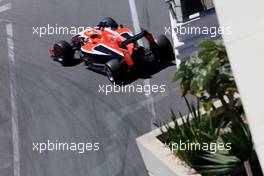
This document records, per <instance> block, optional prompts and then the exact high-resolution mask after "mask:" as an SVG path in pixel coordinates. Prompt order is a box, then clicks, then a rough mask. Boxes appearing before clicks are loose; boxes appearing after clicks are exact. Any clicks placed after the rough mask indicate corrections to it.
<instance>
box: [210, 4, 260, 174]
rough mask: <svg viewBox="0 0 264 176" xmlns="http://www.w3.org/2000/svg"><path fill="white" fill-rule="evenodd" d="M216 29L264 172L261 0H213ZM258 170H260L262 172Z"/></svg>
mask: <svg viewBox="0 0 264 176" xmlns="http://www.w3.org/2000/svg"><path fill="white" fill-rule="evenodd" d="M215 7H216V11H217V16H218V20H219V23H220V26H224V27H228V26H230V27H231V28H232V34H231V35H223V38H224V42H225V45H226V48H227V51H228V55H229V58H230V62H231V65H232V68H233V72H234V75H235V78H236V81H237V85H238V88H239V91H240V94H241V97H242V101H243V105H244V108H245V111H246V114H247V117H248V121H249V124H250V128H251V132H252V135H253V138H254V142H255V145H256V150H257V153H258V156H259V159H260V162H261V165H262V168H263V169H264V19H263V18H264V0H250V1H245V0H241V1H230V0H215ZM263 169H262V170H263Z"/></svg>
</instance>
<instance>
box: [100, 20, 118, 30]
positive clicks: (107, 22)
mask: <svg viewBox="0 0 264 176" xmlns="http://www.w3.org/2000/svg"><path fill="white" fill-rule="evenodd" d="M98 26H99V27H111V28H112V29H117V28H118V24H117V22H116V21H115V20H114V19H113V18H111V17H106V18H104V19H102V20H101V21H100V22H99V24H98Z"/></svg>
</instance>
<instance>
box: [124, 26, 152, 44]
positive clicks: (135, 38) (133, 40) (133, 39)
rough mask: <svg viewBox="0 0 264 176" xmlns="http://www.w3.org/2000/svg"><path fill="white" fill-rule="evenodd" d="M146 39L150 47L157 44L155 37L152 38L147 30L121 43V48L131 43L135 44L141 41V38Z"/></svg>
mask: <svg viewBox="0 0 264 176" xmlns="http://www.w3.org/2000/svg"><path fill="white" fill-rule="evenodd" d="M143 37H145V38H146V39H147V41H148V43H149V45H153V44H154V43H155V40H154V37H153V36H152V34H151V33H149V32H148V31H147V30H143V31H142V32H140V33H139V34H136V35H134V36H132V37H130V38H128V39H127V40H125V41H123V42H121V43H120V46H121V47H122V46H123V47H124V46H126V45H128V44H130V43H135V42H136V41H138V40H140V39H141V38H143Z"/></svg>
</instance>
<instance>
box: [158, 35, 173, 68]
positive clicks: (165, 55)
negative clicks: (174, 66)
mask: <svg viewBox="0 0 264 176" xmlns="http://www.w3.org/2000/svg"><path fill="white" fill-rule="evenodd" d="M155 42H156V44H157V48H156V49H157V50H158V51H156V53H157V57H158V59H159V60H160V61H162V62H165V63H169V62H171V61H172V60H174V58H175V55H174V52H173V47H172V45H171V42H170V40H169V39H168V38H167V37H166V36H165V35H159V36H158V37H156V38H155Z"/></svg>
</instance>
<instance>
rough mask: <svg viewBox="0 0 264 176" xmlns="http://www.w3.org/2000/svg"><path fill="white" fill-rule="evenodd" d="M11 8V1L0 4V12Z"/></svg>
mask: <svg viewBox="0 0 264 176" xmlns="http://www.w3.org/2000/svg"><path fill="white" fill-rule="evenodd" d="M9 9H11V3H8V4H5V5H3V6H0V13H1V12H4V11H7V10H9Z"/></svg>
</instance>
